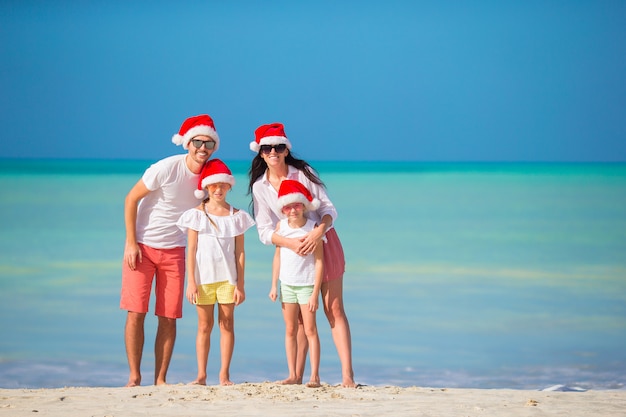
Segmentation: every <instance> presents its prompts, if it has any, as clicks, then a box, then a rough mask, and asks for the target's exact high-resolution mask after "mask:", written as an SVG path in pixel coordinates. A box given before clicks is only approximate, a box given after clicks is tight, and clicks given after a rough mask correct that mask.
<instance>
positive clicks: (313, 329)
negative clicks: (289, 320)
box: [300, 305, 320, 388]
mask: <svg viewBox="0 0 626 417" xmlns="http://www.w3.org/2000/svg"><path fill="white" fill-rule="evenodd" d="M300 312H301V315H302V322H303V324H304V330H305V333H306V337H307V339H308V345H309V349H310V352H309V358H310V359H311V378H310V379H309V382H307V384H306V386H307V387H309V388H318V387H320V375H319V369H320V338H319V335H318V333H317V324H316V323H315V312H311V311H309V310H308V306H307V305H300Z"/></svg>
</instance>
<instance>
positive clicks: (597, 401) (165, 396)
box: [0, 382, 626, 417]
mask: <svg viewBox="0 0 626 417" xmlns="http://www.w3.org/2000/svg"><path fill="white" fill-rule="evenodd" d="M34 415H38V416H52V417H72V416H76V417H78V416H107V417H113V416H146V415H149V416H154V417H159V416H206V415H237V416H266V415H270V416H295V415H306V416H351V417H361V416H381V415H402V416H405V415H407V416H408V415H411V416H499V417H507V416H511V417H512V416H539V415H541V416H568V417H572V416H591V415H592V416H607V417H608V416H615V417H618V416H619V417H622V416H624V415H626V390H614V391H613V390H607V391H586V392H550V391H528V390H509V389H446V388H423V387H408V388H400V387H393V386H385V387H380V386H361V387H359V388H357V389H348V388H341V387H339V386H330V385H323V386H322V387H321V388H318V389H312V388H306V387H305V386H302V385H298V386H281V385H277V384H274V383H269V382H264V383H243V384H237V385H234V386H230V387H221V386H206V387H203V386H194V385H182V384H180V385H167V386H160V387H156V386H143V387H135V388H80V387H68V388H59V389H0V416H11V417H21V416H31V417H32V416H34Z"/></svg>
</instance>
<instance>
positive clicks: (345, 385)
mask: <svg viewBox="0 0 626 417" xmlns="http://www.w3.org/2000/svg"><path fill="white" fill-rule="evenodd" d="M341 386H342V387H343V388H358V387H359V385H358V384H357V383H355V382H354V380H353V379H352V378H349V379H344V380H343V382H342V383H341Z"/></svg>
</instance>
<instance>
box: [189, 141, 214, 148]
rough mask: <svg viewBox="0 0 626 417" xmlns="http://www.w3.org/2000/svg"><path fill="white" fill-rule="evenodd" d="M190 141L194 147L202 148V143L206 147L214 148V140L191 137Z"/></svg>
mask: <svg viewBox="0 0 626 417" xmlns="http://www.w3.org/2000/svg"><path fill="white" fill-rule="evenodd" d="M190 142H191V143H193V146H195V147H196V149H200V148H202V145H204V147H205V148H207V149H213V148H215V141H214V140H202V139H191V141H190Z"/></svg>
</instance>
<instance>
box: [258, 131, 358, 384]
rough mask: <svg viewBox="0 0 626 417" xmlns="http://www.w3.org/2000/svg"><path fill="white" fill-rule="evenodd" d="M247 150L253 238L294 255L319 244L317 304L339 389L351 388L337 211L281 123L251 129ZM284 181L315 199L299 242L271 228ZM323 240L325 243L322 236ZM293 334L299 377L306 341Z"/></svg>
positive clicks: (301, 334) (276, 217)
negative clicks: (336, 363)
mask: <svg viewBox="0 0 626 417" xmlns="http://www.w3.org/2000/svg"><path fill="white" fill-rule="evenodd" d="M250 149H251V150H252V151H253V152H256V153H257V155H256V156H255V157H254V159H253V160H252V165H251V167H250V171H249V173H248V174H249V177H250V185H249V188H248V192H249V193H251V194H252V203H253V209H254V217H255V221H256V224H257V230H258V232H259V239H260V240H261V242H263V243H264V244H266V245H276V246H282V247H287V248H290V249H291V250H293V251H294V252H296V253H298V254H300V255H307V254H309V253H312V252H313V251H314V250H315V247H316V246H317V245H320V244H322V245H324V279H323V282H322V302H323V305H324V313H325V314H326V318H327V319H328V323H329V324H330V328H331V334H332V337H333V341H334V342H335V347H336V348H337V353H338V354H339V360H340V361H341V373H342V385H343V386H344V387H356V384H355V383H354V373H353V370H352V339H351V336H350V324H349V323H348V318H347V317H346V313H345V311H344V307H343V273H344V271H345V259H344V254H343V249H342V247H341V242H340V241H339V237H338V236H337V232H336V231H335V229H334V228H333V221H334V219H336V218H337V211H336V209H335V207H334V206H333V203H332V202H331V201H330V199H329V198H328V195H327V194H326V189H325V187H324V183H323V182H322V181H321V180H320V178H319V177H318V176H317V174H316V173H315V171H314V170H313V168H312V167H311V166H310V165H309V164H308V163H307V162H306V161H304V160H301V159H298V158H295V157H294V156H293V155H292V154H291V143H290V142H289V139H287V136H286V135H285V129H284V126H283V125H282V124H281V123H272V124H268V125H262V126H260V127H259V128H257V129H256V131H255V140H254V141H253V142H251V143H250ZM284 179H291V180H296V181H299V182H301V183H302V184H304V186H305V187H306V188H308V189H309V190H310V191H311V194H313V195H314V196H315V197H316V198H317V199H318V200H319V201H320V206H319V208H318V209H317V210H315V211H310V212H308V213H307V217H309V218H310V219H311V220H313V221H314V222H315V223H316V224H317V226H316V227H315V228H314V229H313V230H312V231H311V232H309V233H308V234H307V235H306V237H304V238H303V239H295V238H286V237H282V236H279V235H278V234H276V233H274V230H275V229H276V224H277V223H278V222H279V220H280V219H281V218H284V215H283V214H282V213H281V211H280V210H279V209H278V207H277V204H276V203H277V200H278V189H279V188H280V183H281V182H282V181H283V180H284ZM324 235H325V236H326V240H327V242H326V243H323V242H322V237H323V236H324ZM300 330H301V329H300ZM300 330H299V331H298V354H297V369H298V373H299V374H298V378H299V379H300V381H301V379H302V374H303V373H304V365H305V363H306V353H307V349H308V346H307V341H306V336H305V334H304V331H300Z"/></svg>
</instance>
